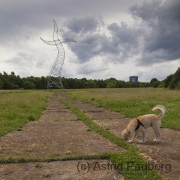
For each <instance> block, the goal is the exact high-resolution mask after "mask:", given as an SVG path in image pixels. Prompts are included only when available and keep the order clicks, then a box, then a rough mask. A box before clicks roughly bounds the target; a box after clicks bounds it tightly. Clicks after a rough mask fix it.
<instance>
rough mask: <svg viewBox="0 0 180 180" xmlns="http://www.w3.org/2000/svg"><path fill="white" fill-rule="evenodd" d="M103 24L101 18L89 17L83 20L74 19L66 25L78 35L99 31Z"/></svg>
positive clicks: (82, 18)
mask: <svg viewBox="0 0 180 180" xmlns="http://www.w3.org/2000/svg"><path fill="white" fill-rule="evenodd" d="M102 24H103V21H102V19H101V17H96V16H94V17H93V16H87V17H81V18H72V19H71V20H68V21H67V22H66V23H65V25H66V27H67V28H68V29H69V30H70V31H73V32H75V33H77V34H79V33H81V34H84V33H89V32H93V31H97V29H98V27H100V26H101V25H102Z"/></svg>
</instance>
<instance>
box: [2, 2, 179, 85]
mask: <svg viewBox="0 0 180 180" xmlns="http://www.w3.org/2000/svg"><path fill="white" fill-rule="evenodd" d="M0 1H1V2H0V72H1V73H3V71H5V72H7V73H11V72H12V71H13V72H15V74H16V75H20V76H21V77H27V76H35V77H40V76H48V74H49V71H50V69H51V66H52V64H53V62H54V61H55V59H56V56H57V49H56V47H55V46H50V45H47V44H45V43H44V42H43V41H41V39H40V37H41V38H43V39H45V40H48V41H51V40H53V38H52V34H53V29H54V24H53V19H54V20H55V21H56V22H57V25H58V28H59V33H58V34H59V38H60V39H62V40H63V39H67V38H69V39H73V40H75V41H76V43H74V42H71V43H70V42H68V43H64V44H63V45H64V48H65V52H66V58H65V62H64V66H63V70H62V76H64V77H66V78H83V77H85V78H87V79H107V78H110V77H114V78H116V79H118V80H125V81H128V80H129V76H134V75H135V76H138V77H139V81H141V82H143V81H150V80H151V79H152V78H157V79H158V80H163V79H165V78H166V77H167V76H168V75H170V74H172V73H174V72H175V71H176V70H177V68H178V67H179V66H180V1H179V0H147V1H145V0H133V1H132V0H126V1H124V0H96V1H95V0H92V1H90V0H38V1H37V0H26V1H25V0H7V1H4V0H0Z"/></svg>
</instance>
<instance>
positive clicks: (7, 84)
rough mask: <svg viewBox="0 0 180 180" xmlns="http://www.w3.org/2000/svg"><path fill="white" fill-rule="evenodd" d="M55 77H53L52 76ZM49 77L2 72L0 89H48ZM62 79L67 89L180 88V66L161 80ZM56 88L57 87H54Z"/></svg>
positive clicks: (0, 74)
mask: <svg viewBox="0 0 180 180" xmlns="http://www.w3.org/2000/svg"><path fill="white" fill-rule="evenodd" d="M52 78H53V77H52ZM47 79H48V77H44V76H42V77H34V76H30V77H23V78H21V77H20V76H19V75H16V74H15V73H14V72H11V73H10V74H8V73H6V72H3V73H0V89H46V88H47ZM61 81H62V83H63V85H64V87H65V88H66V89H83V88H138V87H154V88H169V89H180V68H178V70H177V71H176V72H175V73H174V74H171V75H169V76H168V77H166V79H164V80H162V81H159V80H157V79H156V78H153V79H151V81H150V82H130V81H123V80H117V79H115V78H113V77H111V78H109V79H106V80H103V79H94V80H93V79H86V78H82V79H77V78H65V77H62V78H61ZM52 88H54V89H55V88H56V87H52Z"/></svg>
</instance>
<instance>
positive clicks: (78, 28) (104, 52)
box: [61, 16, 144, 63]
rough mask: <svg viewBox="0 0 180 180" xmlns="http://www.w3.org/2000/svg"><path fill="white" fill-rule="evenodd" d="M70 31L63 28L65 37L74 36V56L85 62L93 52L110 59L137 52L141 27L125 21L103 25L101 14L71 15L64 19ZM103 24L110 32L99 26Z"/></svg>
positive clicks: (95, 54) (72, 45)
mask: <svg viewBox="0 0 180 180" xmlns="http://www.w3.org/2000/svg"><path fill="white" fill-rule="evenodd" d="M65 25H66V26H67V28H68V29H69V31H68V32H67V31H63V30H61V32H62V33H63V36H65V37H68V36H69V37H72V36H74V37H75V40H76V41H77V43H76V44H70V45H69V47H70V49H71V50H72V51H73V52H74V54H75V55H76V56H77V58H78V61H79V63H84V62H86V61H88V60H90V59H92V58H94V57H96V56H100V55H101V56H106V57H109V58H110V59H109V61H110V62H119V63H121V62H123V61H125V60H126V59H127V58H129V57H131V56H133V55H134V54H136V53H137V52H139V48H138V47H139V44H140V41H141V37H142V36H143V33H144V32H143V30H141V29H140V28H134V27H129V26H128V25H127V23H125V22H122V23H120V25H119V24H117V23H113V24H110V25H108V26H107V27H106V26H105V23H104V22H103V20H102V19H101V18H100V17H95V16H91V17H83V18H82V17H80V18H73V19H72V20H69V21H68V22H66V23H65ZM101 28H104V29H105V31H108V32H109V36H108V35H106V34H105V33H102V32H101V31H100V30H99V29H101Z"/></svg>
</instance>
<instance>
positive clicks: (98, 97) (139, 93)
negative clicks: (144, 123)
mask: <svg viewBox="0 0 180 180" xmlns="http://www.w3.org/2000/svg"><path fill="white" fill-rule="evenodd" d="M66 94H67V96H68V97H70V98H72V99H76V100H80V101H84V102H89V103H92V104H93V105H96V106H102V107H105V108H108V109H110V110H112V111H116V112H119V113H121V114H124V115H126V116H129V117H132V118H134V117H137V116H139V115H142V114H147V113H158V112H152V111H151V110H152V108H153V107H154V106H155V105H157V104H161V105H164V106H165V107H166V110H167V111H166V115H165V117H164V118H163V119H162V127H168V128H172V129H176V130H180V108H179V107H180V91H176V90H165V89H154V88H121V89H87V90H71V91H67V92H66Z"/></svg>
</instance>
